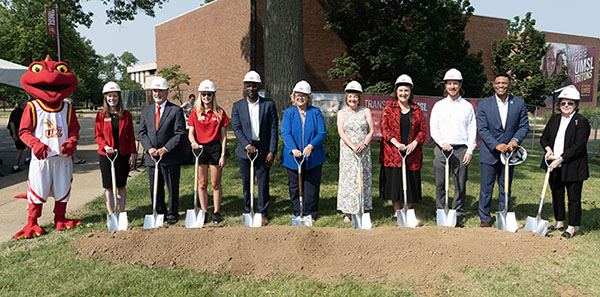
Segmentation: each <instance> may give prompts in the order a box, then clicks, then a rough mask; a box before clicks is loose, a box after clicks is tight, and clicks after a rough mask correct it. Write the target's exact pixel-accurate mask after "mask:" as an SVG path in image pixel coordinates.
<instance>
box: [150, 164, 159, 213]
mask: <svg viewBox="0 0 600 297" xmlns="http://www.w3.org/2000/svg"><path fill="white" fill-rule="evenodd" d="M150 158H152V160H153V161H154V187H153V189H152V191H153V194H154V195H152V196H153V197H152V213H153V215H154V216H155V217H156V196H157V195H158V163H160V160H162V157H160V158H158V161H157V160H155V159H154V158H153V157H152V156H150Z"/></svg>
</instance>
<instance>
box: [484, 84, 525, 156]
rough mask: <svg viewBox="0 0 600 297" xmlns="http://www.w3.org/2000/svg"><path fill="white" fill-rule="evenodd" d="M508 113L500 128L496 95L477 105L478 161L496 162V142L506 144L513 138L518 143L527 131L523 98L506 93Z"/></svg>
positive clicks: (497, 153)
mask: <svg viewBox="0 0 600 297" xmlns="http://www.w3.org/2000/svg"><path fill="white" fill-rule="evenodd" d="M507 100H508V114H507V116H506V128H504V129H503V128H502V120H501V119H500V111H499V110H498V104H497V103H496V96H495V95H492V96H490V97H487V98H485V99H483V100H481V101H480V102H479V104H478V105H477V131H478V132H479V136H481V145H480V147H479V161H480V162H481V163H484V164H490V165H493V164H496V162H498V161H499V160H500V152H499V151H497V150H496V149H495V148H496V146H497V145H498V144H500V143H504V144H508V143H509V142H510V141H511V139H515V140H516V141H517V142H518V143H519V144H520V143H521V142H522V141H523V140H524V139H525V137H526V136H527V133H528V132H529V120H528V118H527V108H526V107H525V100H523V99H521V98H519V97H516V96H513V95H508V98H507Z"/></svg>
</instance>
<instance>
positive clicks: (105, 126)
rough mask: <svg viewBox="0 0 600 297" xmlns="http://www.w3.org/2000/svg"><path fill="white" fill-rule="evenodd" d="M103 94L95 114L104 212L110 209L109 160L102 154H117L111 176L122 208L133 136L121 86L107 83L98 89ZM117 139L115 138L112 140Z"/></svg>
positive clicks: (111, 194)
mask: <svg viewBox="0 0 600 297" xmlns="http://www.w3.org/2000/svg"><path fill="white" fill-rule="evenodd" d="M102 93H103V95H104V100H103V102H104V108H103V110H101V111H100V112H98V114H97V115H96V125H95V126H96V134H95V135H96V136H95V139H96V142H97V143H98V155H99V156H98V157H99V164H100V171H101V172H102V187H103V188H104V200H105V202H106V208H107V209H108V214H112V213H113V211H114V206H113V190H112V180H111V173H110V166H111V164H110V161H109V160H108V158H107V157H106V154H108V155H109V156H113V155H114V154H115V153H118V156H117V159H116V160H115V175H116V183H117V199H118V200H119V211H121V212H124V211H125V200H126V198H127V190H126V188H125V186H126V184H127V176H128V175H129V167H132V166H133V164H134V162H135V153H136V151H135V138H134V136H133V121H132V119H131V114H130V113H129V112H128V111H127V110H124V109H123V102H122V97H121V88H120V87H119V85H117V84H116V83H114V82H108V83H107V84H106V85H104V88H103V89H102ZM115 139H118V141H115Z"/></svg>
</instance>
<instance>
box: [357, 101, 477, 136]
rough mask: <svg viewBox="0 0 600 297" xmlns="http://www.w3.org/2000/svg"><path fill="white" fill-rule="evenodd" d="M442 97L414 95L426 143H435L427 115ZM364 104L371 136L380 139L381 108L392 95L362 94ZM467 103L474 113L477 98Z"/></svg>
mask: <svg viewBox="0 0 600 297" xmlns="http://www.w3.org/2000/svg"><path fill="white" fill-rule="evenodd" d="M441 99H444V98H443V97H428V96H415V97H414V99H413V100H414V102H415V103H416V104H417V105H419V106H420V107H421V109H422V110H423V116H424V118H425V122H426V123H427V139H426V140H425V144H426V145H435V143H434V142H433V140H432V139H431V135H430V133H429V116H430V115H431V110H432V109H433V105H434V104H435V103H436V102H437V101H439V100H441ZM363 100H364V106H365V107H367V108H369V109H370V110H371V114H372V116H373V124H374V125H375V129H374V130H375V133H374V134H373V138H374V139H375V140H380V139H381V127H380V123H381V113H382V112H383V108H384V107H385V104H386V103H388V102H389V101H390V100H392V96H390V95H364V96H363ZM467 101H468V102H469V103H471V104H472V105H473V108H474V109H475V113H477V104H478V103H479V100H477V99H467ZM478 136H479V135H478Z"/></svg>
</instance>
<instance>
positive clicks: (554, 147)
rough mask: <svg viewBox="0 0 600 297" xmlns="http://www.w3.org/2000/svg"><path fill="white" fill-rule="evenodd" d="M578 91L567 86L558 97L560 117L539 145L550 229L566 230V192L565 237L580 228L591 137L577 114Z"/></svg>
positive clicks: (548, 126)
mask: <svg viewBox="0 0 600 297" xmlns="http://www.w3.org/2000/svg"><path fill="white" fill-rule="evenodd" d="M579 100H580V95H579V91H577V89H576V88H575V87H574V86H573V85H570V86H568V87H566V88H565V89H563V91H562V92H561V93H560V95H558V108H559V109H560V114H555V115H553V116H552V117H551V118H550V120H548V124H546V128H545V129H544V132H543V133H542V137H541V139H540V144H541V145H542V148H544V150H545V151H546V154H545V156H544V158H545V160H544V161H542V166H541V167H542V168H543V169H547V166H546V161H547V162H548V163H549V164H550V165H549V166H550V170H551V173H550V189H551V190H552V205H553V207H554V218H555V219H556V224H555V225H553V226H550V228H549V229H550V230H560V231H563V230H565V224H564V220H565V189H566V190H567V196H568V205H569V218H568V221H567V222H568V227H567V228H566V230H565V231H564V232H563V233H562V236H563V237H565V238H571V237H573V236H574V235H575V227H576V226H580V225H581V189H582V187H583V181H584V180H586V179H587V178H588V177H589V175H590V174H589V170H588V157H587V141H588V138H589V136H590V124H589V122H588V120H587V119H586V118H585V117H584V116H583V115H581V114H579V113H578V112H577V111H578V107H579Z"/></svg>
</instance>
